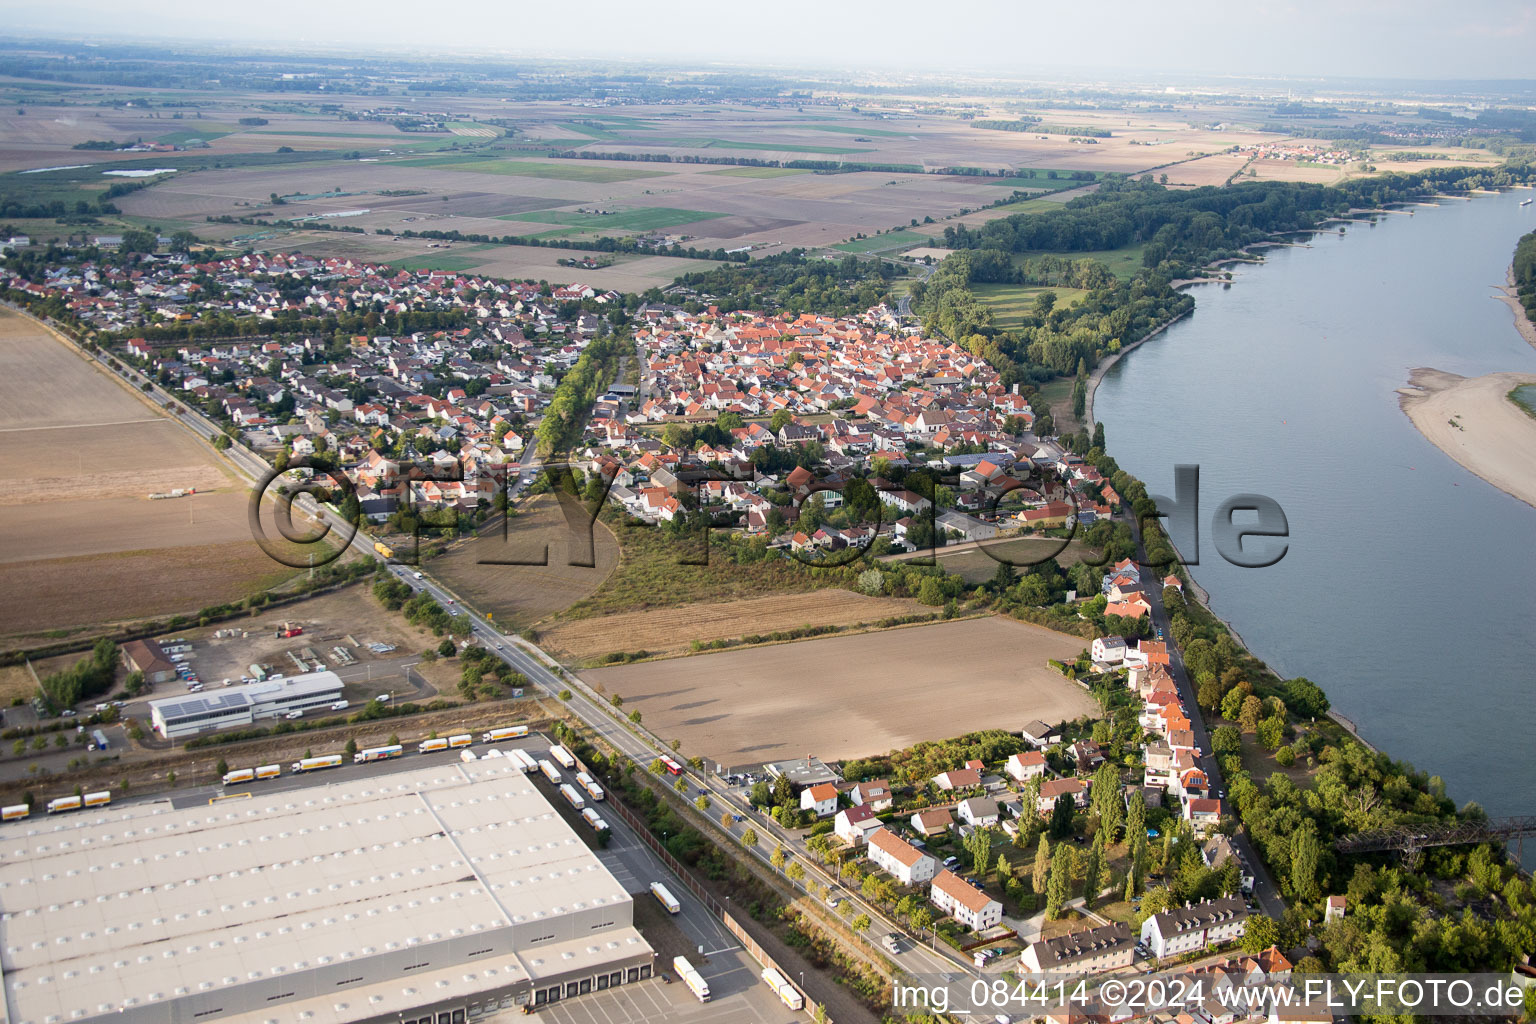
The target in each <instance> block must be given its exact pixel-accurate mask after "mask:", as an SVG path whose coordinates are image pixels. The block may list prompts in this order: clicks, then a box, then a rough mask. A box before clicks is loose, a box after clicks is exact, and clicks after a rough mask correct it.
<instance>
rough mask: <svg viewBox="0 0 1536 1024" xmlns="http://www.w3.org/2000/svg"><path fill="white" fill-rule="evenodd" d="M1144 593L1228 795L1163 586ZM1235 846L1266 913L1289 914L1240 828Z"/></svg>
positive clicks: (1218, 783) (1200, 741)
mask: <svg viewBox="0 0 1536 1024" xmlns="http://www.w3.org/2000/svg"><path fill="white" fill-rule="evenodd" d="M1131 529H1132V530H1133V531H1134V532H1135V534H1136V558H1137V561H1138V563H1139V564H1141V565H1146V562H1147V549H1146V545H1145V544H1143V543H1142V537H1141V524H1140V523H1137V522H1135V521H1134V519H1133V521H1132V523H1131ZM1143 592H1144V593H1145V594H1146V595H1147V602H1148V603H1149V604H1150V605H1151V606H1152V617H1151V621H1152V626H1153V628H1154V629H1158V630H1161V631H1162V633H1163V637H1164V639H1165V640H1167V642H1168V661H1169V665H1168V667H1169V670H1170V672H1171V674H1172V675H1173V678H1174V681H1175V682H1176V683H1178V686H1179V699H1180V700H1182V701H1183V702H1184V706H1185V707H1187V708H1190V709H1193V710H1195V714H1193V715H1191V716H1190V728H1191V731H1192V732H1193V733H1194V737H1195V746H1196V748H1197V749H1199V750H1200V751H1201V754H1200V757H1199V759H1198V763H1199V766H1200V769H1201V770H1202V771H1204V772H1205V774H1206V777H1207V778H1208V779H1210V780H1211V788H1212V791H1213V792H1219V793H1221V794H1222V795H1223V800H1225V796H1226V789H1227V786H1226V782H1225V780H1224V779H1223V778H1222V773H1221V765H1220V763H1219V762H1218V759H1217V758H1216V755H1215V754H1213V753H1212V752H1211V737H1210V733H1209V732H1208V731H1207V729H1206V727H1205V720H1204V716H1203V715H1201V714H1200V712H1199V710H1198V709H1199V703H1198V702H1197V701H1196V699H1195V687H1194V684H1193V683H1192V682H1191V681H1190V678H1189V671H1188V670H1187V669H1186V668H1185V667H1184V656H1183V655H1182V654H1181V653H1180V652H1179V649H1178V646H1177V645H1176V644H1175V643H1174V641H1173V625H1172V623H1171V621H1170V620H1169V617H1168V610H1167V609H1166V608H1165V607H1164V606H1163V588H1162V587H1161V586H1157V585H1155V584H1154V585H1152V586H1148V587H1145V588H1144V590H1143ZM1232 841H1233V845H1234V846H1236V847H1237V851H1238V853H1240V854H1241V855H1242V857H1243V859H1244V860H1245V861H1246V862H1247V863H1248V867H1249V870H1251V871H1252V872H1253V879H1254V881H1253V895H1254V898H1255V899H1256V900H1258V902H1259V906H1261V907H1263V908H1264V913H1266V914H1268V915H1269V916H1270V917H1273V918H1275V919H1276V920H1279V919H1280V918H1281V917H1282V916H1283V915H1284V914H1285V900H1284V899H1282V898H1281V896H1280V890H1279V888H1278V887H1277V886H1276V885H1275V882H1274V879H1273V878H1271V877H1270V874H1269V870H1268V869H1267V868H1266V867H1265V866H1264V862H1263V861H1262V860H1260V859H1259V857H1258V855H1257V853H1256V852H1255V851H1254V849H1253V844H1252V843H1250V842H1249V840H1248V834H1247V833H1246V832H1244V831H1239V832H1238V833H1237V835H1235V836H1234V837H1233V840H1232Z"/></svg>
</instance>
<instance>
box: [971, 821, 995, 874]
mask: <svg viewBox="0 0 1536 1024" xmlns="http://www.w3.org/2000/svg"><path fill="white" fill-rule="evenodd" d="M992 835H993V833H992V830H991V829H990V828H974V829H972V830H971V834H970V835H968V836H966V837H965V852H966V853H969V854H970V855H971V870H972V871H974V872H976V874H978V875H983V874H985V873H986V870H987V865H988V863H989V862H990V861H991V859H992Z"/></svg>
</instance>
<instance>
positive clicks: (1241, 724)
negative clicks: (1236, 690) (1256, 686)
mask: <svg viewBox="0 0 1536 1024" xmlns="http://www.w3.org/2000/svg"><path fill="white" fill-rule="evenodd" d="M1263 713H1264V702H1263V701H1261V700H1259V698H1257V697H1253V696H1248V697H1244V698H1243V707H1242V710H1241V711H1240V712H1238V716H1237V724H1238V728H1240V729H1242V730H1243V732H1257V731H1258V728H1259V715H1261V714H1263Z"/></svg>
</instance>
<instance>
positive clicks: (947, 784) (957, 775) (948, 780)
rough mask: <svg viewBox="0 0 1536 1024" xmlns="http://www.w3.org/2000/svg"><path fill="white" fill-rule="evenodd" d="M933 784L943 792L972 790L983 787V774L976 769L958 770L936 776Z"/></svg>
mask: <svg viewBox="0 0 1536 1024" xmlns="http://www.w3.org/2000/svg"><path fill="white" fill-rule="evenodd" d="M933 783H934V785H936V786H938V787H939V788H940V789H942V790H953V789H970V788H971V787H972V786H979V785H981V772H979V771H977V770H976V769H975V768H956V769H952V770H950V771H947V772H941V773H939V774H938V775H935V776H934V777H933Z"/></svg>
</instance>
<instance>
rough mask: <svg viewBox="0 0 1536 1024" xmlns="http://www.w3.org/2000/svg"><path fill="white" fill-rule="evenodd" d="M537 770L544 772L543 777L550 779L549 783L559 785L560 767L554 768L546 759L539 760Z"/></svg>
mask: <svg viewBox="0 0 1536 1024" xmlns="http://www.w3.org/2000/svg"><path fill="white" fill-rule="evenodd" d="M539 771H541V772H543V773H544V777H545V778H546V779H548V780H549V781H550V784H551V785H554V786H558V785H560V769H558V768H556V767H555V766H554V765H552V764H550V763H549V762H548V761H540V762H539Z"/></svg>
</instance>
